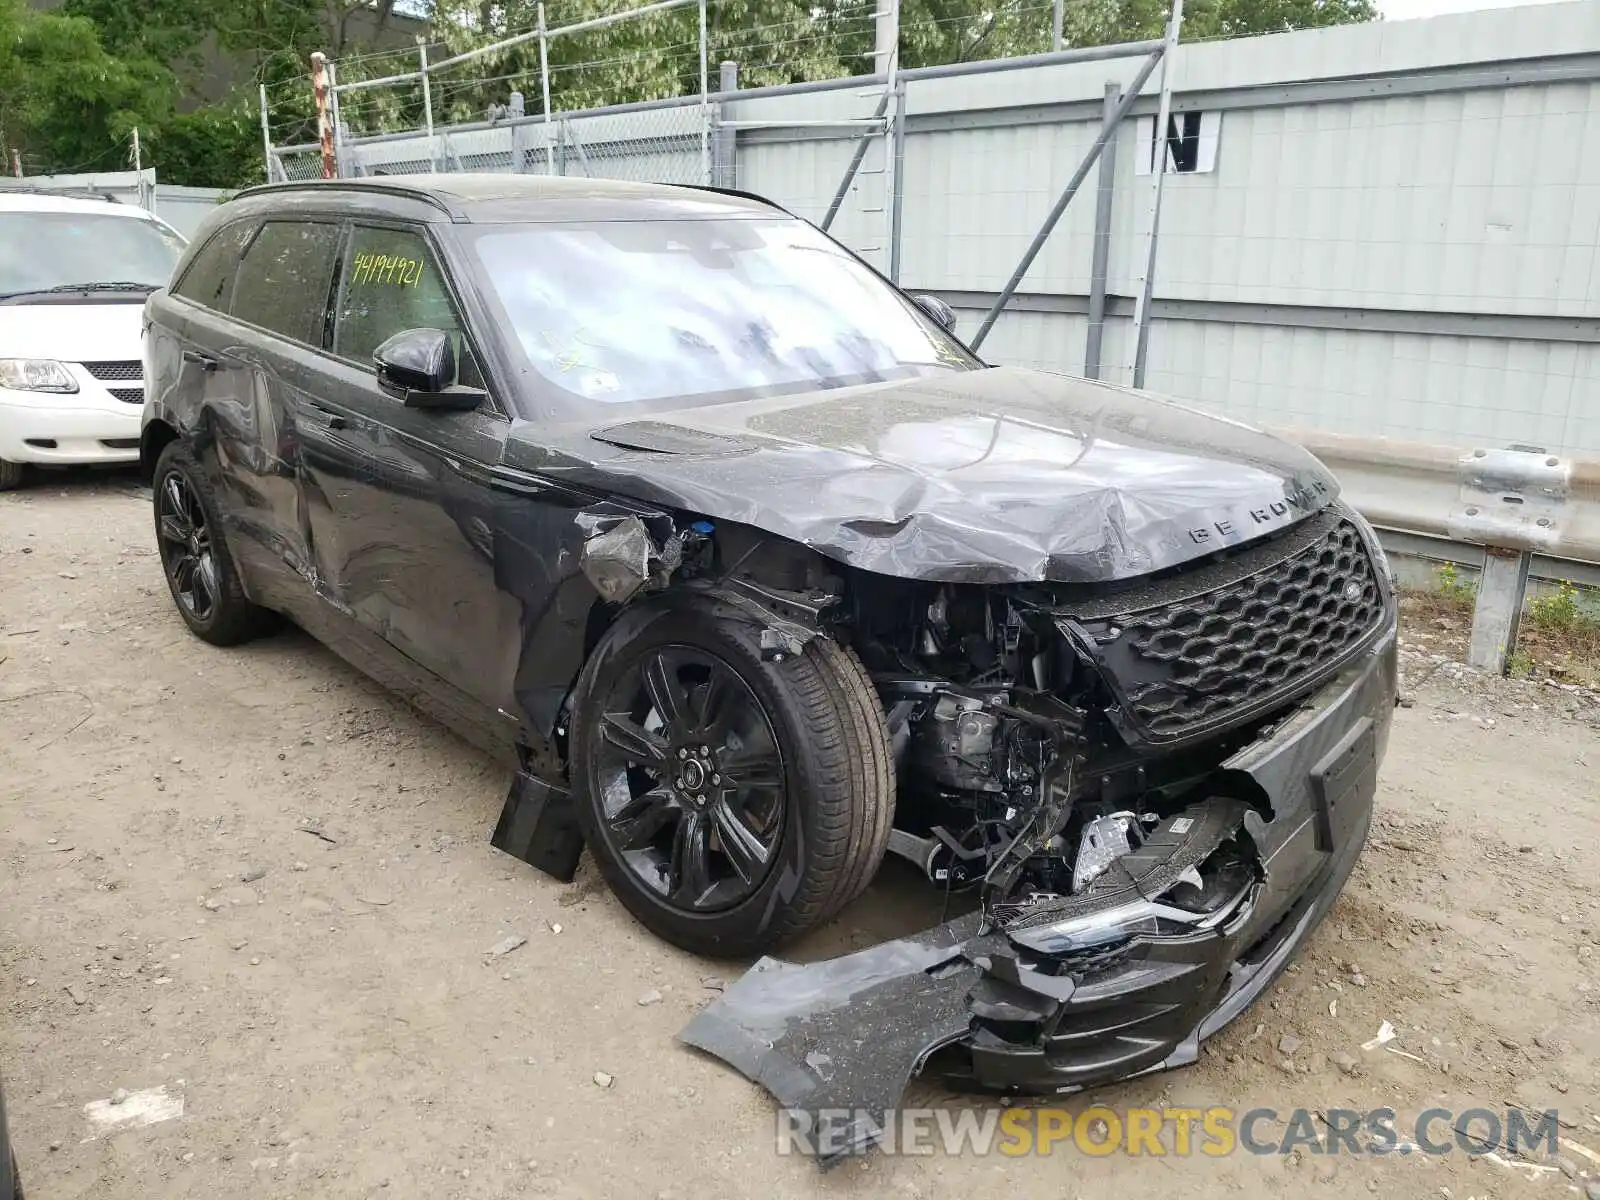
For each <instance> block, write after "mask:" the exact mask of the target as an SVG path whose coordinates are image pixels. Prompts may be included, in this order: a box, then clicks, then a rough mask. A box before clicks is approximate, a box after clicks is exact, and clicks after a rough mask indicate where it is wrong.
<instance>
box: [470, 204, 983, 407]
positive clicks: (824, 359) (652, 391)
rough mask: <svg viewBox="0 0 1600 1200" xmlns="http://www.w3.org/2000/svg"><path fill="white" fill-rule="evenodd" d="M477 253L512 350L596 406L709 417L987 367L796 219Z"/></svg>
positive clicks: (482, 242)
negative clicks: (719, 409)
mask: <svg viewBox="0 0 1600 1200" xmlns="http://www.w3.org/2000/svg"><path fill="white" fill-rule="evenodd" d="M474 242H475V249H476V252H477V257H478V261H479V263H480V264H481V265H482V269H483V273H484V275H485V277H486V278H487V280H488V283H489V289H490V291H491V293H492V294H493V296H494V298H496V299H497V300H498V301H499V305H500V308H501V309H502V310H503V316H502V322H503V323H504V325H506V326H508V327H509V328H510V329H511V330H512V331H514V333H515V335H516V337H515V339H514V342H515V345H516V346H517V347H520V349H521V351H522V353H523V354H524V355H526V356H527V360H528V362H529V364H531V365H532V367H533V369H534V370H535V371H537V372H538V373H539V374H540V375H541V376H543V377H544V378H545V379H546V380H548V381H549V382H550V383H552V384H555V385H556V386H557V387H559V388H561V389H563V391H565V392H567V393H569V394H571V395H572V396H575V397H578V398H581V399H583V400H585V401H587V402H589V403H591V404H593V403H603V404H626V403H629V402H634V401H645V400H660V399H665V398H673V399H676V400H680V401H682V400H699V401H701V402H710V401H712V400H726V399H734V398H743V397H749V396H758V395H774V394H780V393H783V392H795V391H811V390H815V389H818V388H829V387H844V386H848V385H851V384H859V383H872V382H876V381H878V380H889V379H905V378H909V377H911V376H915V375H928V374H934V373H941V372H949V371H963V370H972V369H974V368H976V367H978V366H979V365H981V364H979V363H978V361H977V360H976V359H974V358H973V357H972V356H971V355H970V354H968V353H967V351H966V350H964V349H963V348H962V347H961V346H960V345H959V344H958V343H957V342H956V341H955V339H953V338H951V337H950V336H949V335H948V334H946V333H945V332H944V331H943V330H942V329H940V328H939V327H938V326H937V325H936V324H934V322H933V321H932V320H931V319H929V318H928V316H927V315H926V314H925V313H923V312H922V310H921V309H920V308H918V307H917V306H916V305H915V304H913V303H912V302H911V301H909V300H907V299H906V298H905V297H904V296H902V295H900V294H899V293H898V292H896V291H895V290H894V289H893V288H891V287H890V286H889V285H888V284H886V283H885V282H884V281H883V280H882V279H881V278H879V277H878V276H877V275H875V274H874V273H873V272H872V271H871V270H870V269H869V268H867V267H866V266H864V265H863V264H862V263H860V262H859V261H857V260H856V259H855V258H853V257H851V255H850V254H849V253H848V252H847V251H845V250H843V249H842V248H840V247H839V246H838V245H836V244H835V243H834V242H832V241H830V240H829V239H828V238H827V237H826V236H824V235H823V234H822V233H819V232H818V231H817V230H816V229H814V228H812V227H811V226H810V225H807V224H805V223H804V222H803V221H797V220H794V219H792V218H778V219H765V218H762V219H756V220H748V219H747V220H727V219H722V220H704V221H656V222H594V223H590V224H583V225H527V226H518V227H515V228H512V229H509V230H508V229H506V228H505V227H503V226H502V227H499V228H496V229H494V230H492V231H485V232H484V233H482V234H479V235H477V236H476V238H475V239H474Z"/></svg>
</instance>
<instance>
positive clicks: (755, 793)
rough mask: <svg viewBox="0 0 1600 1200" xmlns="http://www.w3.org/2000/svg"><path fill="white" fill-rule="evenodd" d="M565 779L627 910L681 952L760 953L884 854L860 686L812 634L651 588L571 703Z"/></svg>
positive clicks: (861, 680) (853, 662) (868, 700)
mask: <svg viewBox="0 0 1600 1200" xmlns="http://www.w3.org/2000/svg"><path fill="white" fill-rule="evenodd" d="M568 764H569V770H568V778H569V780H570V783H571V787H572V799H573V802H574V805H575V808H576V814H575V815H576V816H577V819H578V823H579V825H580V826H581V827H582V829H583V836H584V841H585V843H586V844H587V845H588V848H589V852H590V854H592V855H593V857H594V860H595V865H596V866H597V867H599V869H600V873H601V875H603V876H604V877H605V880H606V882H607V883H608V884H610V886H611V890H612V891H613V892H614V893H616V896H617V899H618V900H620V901H621V902H622V904H623V906H624V907H625V908H627V910H628V911H629V912H631V913H632V914H633V915H634V916H635V917H636V918H638V920H639V921H641V922H642V923H643V924H644V925H646V926H647V927H648V928H650V929H651V930H652V931H653V932H655V933H656V934H658V935H659V936H661V937H663V938H665V939H666V940H667V941H669V942H671V943H672V944H673V945H675V946H680V947H682V948H683V949H685V950H689V951H692V952H694V953H696V954H707V955H714V956H718V957H729V958H732V957H741V956H744V955H749V954H760V953H765V952H767V951H769V950H772V949H774V948H776V947H777V946H779V945H781V944H782V943H783V942H785V941H787V940H789V939H790V938H793V937H795V936H797V935H799V934H801V933H803V932H805V931H806V930H807V929H811V928H813V927H815V926H816V925H818V924H820V923H821V922H823V921H826V920H827V919H828V918H830V917H832V916H833V914H834V913H836V912H838V911H839V909H840V908H842V907H843V906H844V905H846V904H848V903H849V902H850V901H851V900H853V899H854V898H855V897H857V896H859V895H860V894H861V892H862V891H864V890H865V889H866V886H867V884H868V883H870V882H871V880H872V877H873V875H874V874H875V873H876V871H877V869H878V865H879V864H880V863H881V862H882V861H883V855H884V850H885V848H886V846H887V844H888V839H889V826H890V823H891V822H892V820H893V817H894V760H893V756H892V754H891V752H890V749H889V732H888V728H887V726H886V725H885V724H884V719H883V707H882V704H881V703H880V701H879V699H878V695H877V692H876V691H875V690H874V688H873V686H872V679H871V677H870V676H869V675H868V674H867V672H866V670H865V668H863V667H862V665H861V660H860V659H859V658H857V657H856V656H855V655H854V654H853V653H851V652H850V650H848V649H847V648H845V647H844V646H841V645H839V644H838V643H837V642H834V641H832V640H831V639H828V638H825V637H817V638H814V639H812V640H811V641H810V642H808V643H807V644H806V646H805V648H804V650H803V652H802V653H799V654H783V655H779V656H774V655H771V654H768V653H765V652H764V651H763V649H762V645H761V636H760V630H759V629H758V628H757V627H756V626H754V625H753V624H751V623H750V622H747V621H743V620H740V619H738V618H737V617H731V616H729V615H727V614H725V613H722V612H719V611H718V610H717V608H716V607H715V606H714V605H713V604H711V603H708V602H706V601H705V600H703V599H701V598H699V597H695V596H690V595H684V594H677V595H674V594H671V593H668V594H665V595H662V596H660V597H656V598H652V599H650V600H647V601H644V602H642V603H635V605H633V606H632V607H630V608H629V609H628V610H627V611H625V612H624V613H623V614H622V615H621V616H620V617H619V618H618V619H617V620H616V622H615V623H614V624H613V625H612V626H611V627H610V628H609V629H608V630H607V631H606V633H605V634H604V636H602V637H601V639H600V641H599V644H598V645H597V646H596V647H595V648H594V651H593V652H592V653H591V654H590V656H589V660H588V662H587V663H585V664H584V668H583V671H582V672H581V674H580V675H579V677H578V682H577V685H576V686H575V687H574V689H573V695H572V723H571V747H570V754H569V757H568Z"/></svg>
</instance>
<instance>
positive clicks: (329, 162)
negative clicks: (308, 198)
mask: <svg viewBox="0 0 1600 1200" xmlns="http://www.w3.org/2000/svg"><path fill="white" fill-rule="evenodd" d="M311 94H312V96H313V97H314V98H315V99H316V102H317V141H318V143H320V146H321V150H322V177H323V178H324V179H337V178H338V177H339V163H338V158H337V157H336V156H335V154H334V147H333V113H332V112H331V111H330V109H329V104H328V97H329V91H328V56H327V55H326V54H324V53H323V52H322V51H321V50H318V51H317V52H316V53H315V54H313V55H312V56H311Z"/></svg>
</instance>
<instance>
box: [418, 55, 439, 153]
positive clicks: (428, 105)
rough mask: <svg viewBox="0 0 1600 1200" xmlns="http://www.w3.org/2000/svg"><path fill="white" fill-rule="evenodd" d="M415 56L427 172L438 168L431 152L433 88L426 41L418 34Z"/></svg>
mask: <svg viewBox="0 0 1600 1200" xmlns="http://www.w3.org/2000/svg"><path fill="white" fill-rule="evenodd" d="M417 57H418V58H419V59H421V61H422V125H423V128H424V129H425V130H426V131H427V134H428V174H430V175H432V174H433V173H434V172H435V171H437V170H438V169H439V167H438V161H437V160H438V155H436V154H435V153H434V152H433V88H432V87H430V86H429V85H428V43H427V42H426V41H424V40H423V39H422V37H421V35H420V34H419V35H418V37H417Z"/></svg>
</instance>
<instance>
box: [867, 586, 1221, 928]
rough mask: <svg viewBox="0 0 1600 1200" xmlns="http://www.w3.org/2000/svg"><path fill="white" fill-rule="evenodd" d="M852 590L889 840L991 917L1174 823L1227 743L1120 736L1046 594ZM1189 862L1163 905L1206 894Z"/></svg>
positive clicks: (1033, 900)
mask: <svg viewBox="0 0 1600 1200" xmlns="http://www.w3.org/2000/svg"><path fill="white" fill-rule="evenodd" d="M885 593H888V594H885ZM854 599H855V612H854V613H853V614H852V616H851V626H852V629H853V632H854V634H855V639H856V640H855V645H856V647H857V649H858V650H859V652H860V653H861V655H862V658H863V660H864V661H865V662H866V664H867V666H868V667H869V668H870V669H871V670H872V672H873V679H874V681H875V682H876V683H877V685H878V690H879V694H880V695H881V696H882V697H883V701H884V705H885V709H886V711H887V713H888V721H889V729H890V734H891V737H892V739H893V746H894V750H895V756H896V765H897V769H898V774H899V777H900V781H901V782H900V795H901V798H902V799H901V804H900V806H899V808H898V810H897V819H896V823H895V830H894V832H893V833H892V834H891V837H890V850H891V851H892V852H894V853H896V854H899V855H900V856H901V857H904V858H906V859H909V860H910V861H912V862H913V863H915V864H916V865H917V866H918V867H919V868H921V869H922V870H923V871H924V872H925V874H926V875H927V877H928V880H929V882H931V883H932V884H933V885H934V886H935V887H937V888H940V889H942V890H944V891H945V892H947V893H953V892H960V891H966V890H971V889H981V890H982V892H983V898H984V902H985V907H986V909H987V910H988V911H989V913H990V914H991V915H992V916H993V917H994V918H995V919H996V920H997V921H998V922H999V923H1000V924H1002V925H1006V926H1009V925H1012V924H1020V923H1028V918H1030V917H1035V918H1036V917H1038V916H1039V915H1041V914H1043V913H1048V912H1054V911H1057V910H1058V909H1060V910H1065V909H1067V908H1074V907H1082V906H1081V905H1074V904H1072V898H1075V897H1080V898H1087V894H1088V893H1089V892H1090V891H1091V888H1092V885H1094V884H1095V882H1096V881H1097V880H1099V879H1101V877H1102V876H1104V875H1105V873H1106V872H1107V871H1108V870H1110V869H1111V867H1112V866H1113V864H1114V863H1116V862H1117V861H1118V860H1119V859H1122V858H1124V857H1126V856H1128V855H1130V854H1134V853H1135V852H1140V853H1142V854H1144V855H1145V856H1146V857H1148V856H1149V855H1151V854H1154V853H1155V848H1156V847H1157V846H1160V845H1163V844H1164V843H1165V842H1166V841H1169V840H1170V839H1171V836H1172V833H1173V830H1174V827H1176V832H1177V833H1178V834H1182V833H1184V832H1185V831H1186V830H1187V828H1188V825H1187V824H1185V822H1186V821H1192V818H1186V817H1182V816H1179V815H1178V814H1179V813H1181V812H1183V811H1186V810H1187V809H1188V806H1189V805H1190V804H1191V803H1192V802H1193V799H1194V797H1195V794H1196V789H1197V788H1199V787H1200V786H1201V785H1202V784H1203V783H1204V781H1205V779H1206V776H1207V775H1208V774H1209V773H1210V772H1211V771H1212V770H1213V769H1214V767H1215V766H1216V764H1217V763H1218V762H1220V761H1221V760H1222V759H1223V758H1224V757H1226V756H1227V754H1228V753H1229V752H1230V751H1231V749H1232V748H1233V747H1234V746H1236V745H1237V744H1238V741H1237V739H1224V740H1223V741H1221V742H1219V743H1214V744H1211V745H1208V746H1207V747H1206V749H1205V750H1204V751H1202V752H1200V753H1189V754H1176V755H1168V756H1164V757H1160V758H1152V756H1151V755H1150V754H1149V752H1148V750H1146V749H1144V748H1142V747H1133V746H1130V745H1128V743H1127V742H1126V741H1125V740H1124V739H1123V738H1122V736H1121V735H1120V734H1119V733H1118V731H1117V729H1116V727H1115V726H1114V725H1113V724H1112V722H1111V721H1110V719H1109V718H1108V717H1107V716H1106V713H1105V710H1106V709H1107V708H1108V707H1110V706H1112V705H1114V704H1115V699H1114V697H1113V696H1111V695H1110V694H1109V692H1108V691H1107V689H1106V688H1105V687H1104V685H1103V684H1102V683H1101V681H1100V678H1099V675H1098V673H1097V672H1096V671H1095V670H1094V668H1093V667H1092V666H1090V665H1089V664H1088V662H1087V661H1086V660H1085V659H1084V658H1083V657H1082V656H1080V655H1079V654H1078V653H1077V652H1076V651H1075V650H1074V649H1073V647H1072V646H1071V645H1070V644H1069V642H1068V639H1067V638H1066V637H1065V636H1063V634H1062V633H1061V631H1060V630H1059V629H1058V628H1057V626H1056V624H1055V611H1054V610H1053V609H1052V608H1051V607H1050V605H1049V599H1050V598H1049V597H1047V596H1043V595H1035V596H1031V597H1030V596H1027V595H1025V594H1021V593H1020V591H1014V590H1013V589H1009V588H988V587H979V586H975V585H961V584H911V585H905V584H899V583H898V582H897V581H873V587H872V589H871V591H869V592H867V594H858V595H856V596H855V597H854ZM1201 865H1202V864H1201V863H1192V864H1189V865H1188V867H1187V869H1186V870H1185V871H1184V872H1182V874H1181V876H1180V877H1178V878H1175V879H1173V880H1172V882H1171V884H1170V888H1169V889H1168V890H1170V891H1171V892H1172V893H1173V904H1174V905H1181V904H1182V903H1183V900H1182V899H1181V897H1183V896H1187V897H1188V899H1189V902H1191V903H1195V904H1198V905H1200V906H1201V907H1202V909H1203V908H1204V907H1205V904H1206V900H1207V898H1208V897H1209V896H1210V889H1208V887H1207V885H1206V883H1205V881H1204V880H1203V879H1202V877H1201V873H1200V870H1199V868H1200V866H1201ZM1205 865H1206V866H1207V868H1208V869H1209V863H1208V864H1205ZM1235 869H1237V865H1236V864H1235ZM1173 911H1174V912H1176V911H1177V910H1176V908H1174V909H1173ZM1153 913H1154V909H1152V913H1151V914H1150V915H1152V917H1153Z"/></svg>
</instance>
